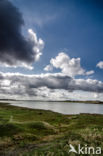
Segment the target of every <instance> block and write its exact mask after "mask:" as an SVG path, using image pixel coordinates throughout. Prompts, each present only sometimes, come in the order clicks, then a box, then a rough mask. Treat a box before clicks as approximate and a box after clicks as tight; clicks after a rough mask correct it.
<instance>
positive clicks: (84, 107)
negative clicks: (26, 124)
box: [8, 101, 103, 114]
mask: <svg viewBox="0 0 103 156" xmlns="http://www.w3.org/2000/svg"><path fill="white" fill-rule="evenodd" d="M8 102H10V103H11V105H14V106H20V107H27V108H34V109H44V110H51V111H54V112H58V113H62V114H79V113H91V114H93V113H96V114H103V104H87V103H69V102H41V101H40V102H39V101H8Z"/></svg>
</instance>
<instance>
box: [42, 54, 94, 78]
mask: <svg viewBox="0 0 103 156" xmlns="http://www.w3.org/2000/svg"><path fill="white" fill-rule="evenodd" d="M80 61H81V59H80V58H70V57H69V56H68V55H67V54H66V53H64V52H61V53H59V54H58V56H56V57H55V58H52V59H51V60H50V65H47V66H46V67H45V68H44V70H46V71H51V69H52V68H53V67H54V68H57V69H61V72H62V73H64V74H65V75H68V76H72V77H74V76H76V75H90V74H93V73H94V71H93V70H91V71H85V69H83V68H82V67H81V64H80Z"/></svg>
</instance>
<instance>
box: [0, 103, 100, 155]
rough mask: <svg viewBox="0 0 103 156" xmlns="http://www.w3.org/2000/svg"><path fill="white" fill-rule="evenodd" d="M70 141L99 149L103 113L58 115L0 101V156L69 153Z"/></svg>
mask: <svg viewBox="0 0 103 156" xmlns="http://www.w3.org/2000/svg"><path fill="white" fill-rule="evenodd" d="M70 143H71V144H72V145H74V146H75V148H77V145H78V144H81V145H83V146H84V145H85V144H87V145H89V146H94V147H97V146H100V147H102V149H103V115H95V114H94V115H93V114H91V115H90V114H80V115H62V114H59V113H54V112H52V111H45V110H33V109H27V108H21V107H15V106H10V105H8V104H2V103H1V104H0V155H1V156H3V155H7V156H9V155H10V156H16V155H17V156H18V155H20V156H22V155H23V156H66V155H67V156H68V155H71V156H72V155H73V153H71V154H68V151H69V144H70ZM102 152H103V151H102Z"/></svg>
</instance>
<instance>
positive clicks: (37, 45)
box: [28, 29, 44, 61]
mask: <svg viewBox="0 0 103 156" xmlns="http://www.w3.org/2000/svg"><path fill="white" fill-rule="evenodd" d="M28 32H29V34H30V40H31V41H32V42H33V43H34V47H33V51H34V54H35V57H34V60H35V61H38V60H39V58H40V56H41V55H42V50H43V48H44V41H43V40H42V39H41V38H39V39H37V35H36V33H35V32H34V31H33V30H32V29H28Z"/></svg>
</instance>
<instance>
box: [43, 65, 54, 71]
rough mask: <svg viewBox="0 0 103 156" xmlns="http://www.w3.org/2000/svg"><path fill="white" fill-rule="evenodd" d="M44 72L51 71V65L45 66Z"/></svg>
mask: <svg viewBox="0 0 103 156" xmlns="http://www.w3.org/2000/svg"><path fill="white" fill-rule="evenodd" d="M44 70H45V71H52V70H53V66H51V65H47V66H46V67H45V68H44Z"/></svg>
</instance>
